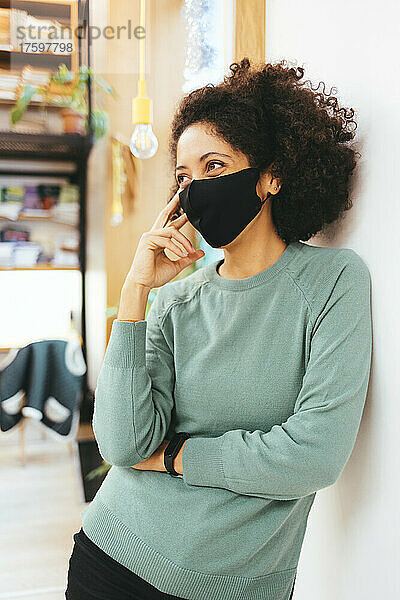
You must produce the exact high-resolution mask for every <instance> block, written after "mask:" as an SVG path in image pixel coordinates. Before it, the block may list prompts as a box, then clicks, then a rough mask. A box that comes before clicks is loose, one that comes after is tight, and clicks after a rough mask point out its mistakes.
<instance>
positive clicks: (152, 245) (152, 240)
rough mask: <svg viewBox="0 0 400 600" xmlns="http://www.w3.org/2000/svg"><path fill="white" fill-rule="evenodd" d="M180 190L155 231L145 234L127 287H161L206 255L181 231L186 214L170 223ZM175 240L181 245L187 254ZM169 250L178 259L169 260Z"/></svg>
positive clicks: (156, 221) (156, 225) (160, 217)
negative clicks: (165, 249) (136, 285)
mask: <svg viewBox="0 0 400 600" xmlns="http://www.w3.org/2000/svg"><path fill="white" fill-rule="evenodd" d="M180 191H181V190H180V189H179V190H178V191H177V192H176V194H175V195H174V196H173V198H172V199H171V200H170V201H169V202H168V204H167V205H166V206H165V208H163V209H162V210H161V212H160V213H159V215H158V216H157V218H156V220H155V221H154V223H153V226H152V228H151V229H150V230H149V231H146V232H145V233H143V234H142V236H141V238H140V240H139V244H138V247H137V249H136V253H135V256H134V259H133V261H132V265H131V268H130V270H129V273H128V275H127V277H126V280H125V283H124V287H125V288H126V287H127V286H130V285H134V284H139V285H141V286H144V287H146V288H149V290H150V289H151V288H158V287H160V286H162V285H164V283H167V282H168V281H170V280H171V279H173V278H174V277H175V276H176V275H178V273H180V272H181V271H182V270H183V269H184V268H185V267H187V266H189V265H190V264H191V263H193V262H195V261H196V260H198V259H199V258H201V257H202V256H204V252H203V250H200V249H197V250H196V249H195V248H194V247H193V245H192V243H191V242H190V240H189V239H188V238H187V237H186V236H185V235H183V233H182V232H181V231H179V229H180V228H181V227H182V226H183V225H184V224H185V223H186V221H187V220H188V218H187V215H186V213H183V214H182V215H180V216H179V217H178V218H177V219H174V220H173V221H171V222H169V221H170V218H171V216H172V215H173V213H174V212H175V210H176V208H177V206H178V204H179V192H180ZM175 241H177V242H179V243H180V244H182V246H183V247H184V248H185V251H187V252H188V255H187V256H186V255H185V251H183V250H182V249H181V248H180V247H179V246H178V245H177V244H176V243H174V242H175ZM164 248H168V250H171V251H172V252H173V253H174V254H176V255H177V256H179V257H180V258H179V260H170V259H169V258H168V257H167V255H166V254H165V253H164Z"/></svg>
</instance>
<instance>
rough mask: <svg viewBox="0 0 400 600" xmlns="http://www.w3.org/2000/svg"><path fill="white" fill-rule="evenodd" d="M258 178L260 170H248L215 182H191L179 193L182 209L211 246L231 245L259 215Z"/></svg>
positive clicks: (213, 180)
mask: <svg viewBox="0 0 400 600" xmlns="http://www.w3.org/2000/svg"><path fill="white" fill-rule="evenodd" d="M259 177H260V169H259V167H248V168H246V169H242V170H241V171H237V172H236V173H229V175H220V176H219V177H214V178H213V179H192V181H191V182H190V184H189V185H187V186H186V187H185V188H184V189H183V190H182V191H181V192H179V204H180V206H181V208H182V209H183V211H184V212H185V213H186V215H187V218H188V220H189V221H190V222H191V223H192V225H193V227H195V228H196V229H197V230H198V231H199V232H200V233H201V235H202V236H203V238H204V239H205V240H206V242H207V243H208V244H209V245H210V246H212V247H213V248H220V247H221V246H225V245H226V244H229V243H230V242H232V241H233V240H234V239H235V238H236V237H237V236H238V235H239V233H240V232H241V231H243V229H244V228H245V227H246V226H247V225H248V224H249V223H250V221H252V220H253V219H254V217H255V216H256V215H257V214H258V213H259V212H260V210H261V207H262V205H263V202H264V201H261V200H260V198H259V197H258V195H257V193H256V184H257V182H258V179H259Z"/></svg>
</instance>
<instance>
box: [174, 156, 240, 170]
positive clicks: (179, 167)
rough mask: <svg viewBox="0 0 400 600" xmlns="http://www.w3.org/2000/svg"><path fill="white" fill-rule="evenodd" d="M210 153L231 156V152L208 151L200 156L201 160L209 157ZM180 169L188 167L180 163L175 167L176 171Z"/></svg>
mask: <svg viewBox="0 0 400 600" xmlns="http://www.w3.org/2000/svg"><path fill="white" fill-rule="evenodd" d="M210 154H216V155H218V156H227V157H228V158H231V157H230V156H229V154H223V153H222V152H206V154H203V155H202V156H200V162H201V161H202V160H204V159H205V158H207V156H210ZM178 169H187V167H185V165H178V166H177V167H175V171H177V170H178Z"/></svg>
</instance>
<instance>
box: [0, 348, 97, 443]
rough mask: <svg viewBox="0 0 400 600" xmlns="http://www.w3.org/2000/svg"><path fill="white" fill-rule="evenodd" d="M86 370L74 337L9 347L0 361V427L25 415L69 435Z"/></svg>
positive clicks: (77, 416) (60, 434)
mask: <svg viewBox="0 0 400 600" xmlns="http://www.w3.org/2000/svg"><path fill="white" fill-rule="evenodd" d="M85 372H86V364H85V361H84V358H83V353H82V348H81V345H80V342H79V341H78V340H77V339H72V340H41V341H38V342H32V343H31V344H28V345H27V346H24V347H23V348H20V349H12V350H10V352H9V354H8V355H7V356H6V357H5V359H4V360H3V362H2V364H0V429H1V431H8V430H9V429H11V428H12V427H14V425H16V424H17V423H19V421H20V420H21V418H23V417H24V416H25V417H31V418H33V419H36V420H39V421H41V422H42V423H43V424H44V425H46V426H47V427H49V428H50V429H51V430H52V431H53V432H55V433H56V434H57V435H59V436H63V437H64V438H65V437H66V436H68V434H69V433H70V432H71V426H72V424H73V423H76V420H77V418H78V420H79V406H80V403H81V400H82V393H83V390H82V382H83V375H84V373H85Z"/></svg>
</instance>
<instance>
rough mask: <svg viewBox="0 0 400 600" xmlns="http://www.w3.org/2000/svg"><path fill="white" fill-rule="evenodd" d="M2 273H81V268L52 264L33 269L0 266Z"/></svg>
mask: <svg viewBox="0 0 400 600" xmlns="http://www.w3.org/2000/svg"><path fill="white" fill-rule="evenodd" d="M0 271H80V267H79V266H76V267H68V266H65V267H61V266H60V267H56V266H55V265H52V264H51V263H43V264H38V265H35V266H33V267H5V266H3V265H0Z"/></svg>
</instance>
